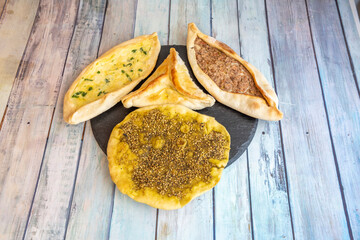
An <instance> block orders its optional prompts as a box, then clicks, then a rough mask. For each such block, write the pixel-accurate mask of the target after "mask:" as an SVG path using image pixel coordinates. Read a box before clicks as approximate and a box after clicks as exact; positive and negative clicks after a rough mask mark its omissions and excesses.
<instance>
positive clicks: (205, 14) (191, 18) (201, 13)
mask: <svg viewBox="0 0 360 240" xmlns="http://www.w3.org/2000/svg"><path fill="white" fill-rule="evenodd" d="M209 4H210V3H209V1H181V0H175V1H173V0H172V1H171V13H170V33H169V42H170V43H171V44H177V45H186V38H187V25H188V23H191V22H194V23H195V24H196V25H198V26H207V24H209V18H210V8H209ZM185 9H186V11H184V10H185ZM174 30H176V31H174ZM209 33H210V32H209Z"/></svg>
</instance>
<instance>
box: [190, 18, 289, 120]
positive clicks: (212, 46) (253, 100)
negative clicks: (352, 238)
mask: <svg viewBox="0 0 360 240" xmlns="http://www.w3.org/2000/svg"><path fill="white" fill-rule="evenodd" d="M187 53H188V59H189V62H190V65H191V68H192V70H193V72H194V75H195V76H196V78H197V80H198V81H199V82H200V83H201V84H202V85H203V86H204V88H205V89H206V90H207V91H208V92H209V93H210V94H211V95H212V96H213V97H215V99H216V100H217V101H219V102H221V103H222V104H224V105H227V106H229V107H231V108H233V109H235V110H237V111H239V112H241V113H244V114H246V115H249V116H252V117H254V118H259V119H264V120H271V121H276V120H280V119H281V118H282V117H283V114H282V112H281V111H280V110H279V109H278V108H277V105H278V98H277V96H276V93H275V91H274V90H273V88H272V87H271V86H270V84H269V83H268V81H267V80H266V78H265V77H264V75H263V74H262V73H261V72H260V71H259V70H257V69H256V68H255V67H254V66H252V65H251V64H249V63H248V62H246V61H245V60H244V59H242V58H241V57H240V56H239V55H237V54H236V53H235V52H234V51H233V50H232V49H231V48H230V47H228V46H227V45H226V44H224V43H222V42H219V41H217V40H216V39H214V38H212V37H210V36H207V35H205V34H203V33H202V32H200V30H199V29H198V28H197V27H196V26H195V24H194V23H190V24H189V25H188V36H187Z"/></svg>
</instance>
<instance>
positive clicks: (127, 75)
mask: <svg viewBox="0 0 360 240" xmlns="http://www.w3.org/2000/svg"><path fill="white" fill-rule="evenodd" d="M125 75H126V77H127V78H128V79H129V80H130V81H132V79H131V77H130V76H129V74H127V73H125Z"/></svg>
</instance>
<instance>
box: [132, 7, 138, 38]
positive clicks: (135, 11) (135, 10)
mask: <svg viewBox="0 0 360 240" xmlns="http://www.w3.org/2000/svg"><path fill="white" fill-rule="evenodd" d="M138 3H139V0H136V3H135V9H134V13H135V14H134V23H133V24H134V26H133V37H134V36H135V26H136V24H135V23H136V16H137V7H138Z"/></svg>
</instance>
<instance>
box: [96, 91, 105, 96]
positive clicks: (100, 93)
mask: <svg viewBox="0 0 360 240" xmlns="http://www.w3.org/2000/svg"><path fill="white" fill-rule="evenodd" d="M102 93H103V94H106V92H105V91H100V92H99V93H98V96H100V95H101V94H102Z"/></svg>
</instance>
